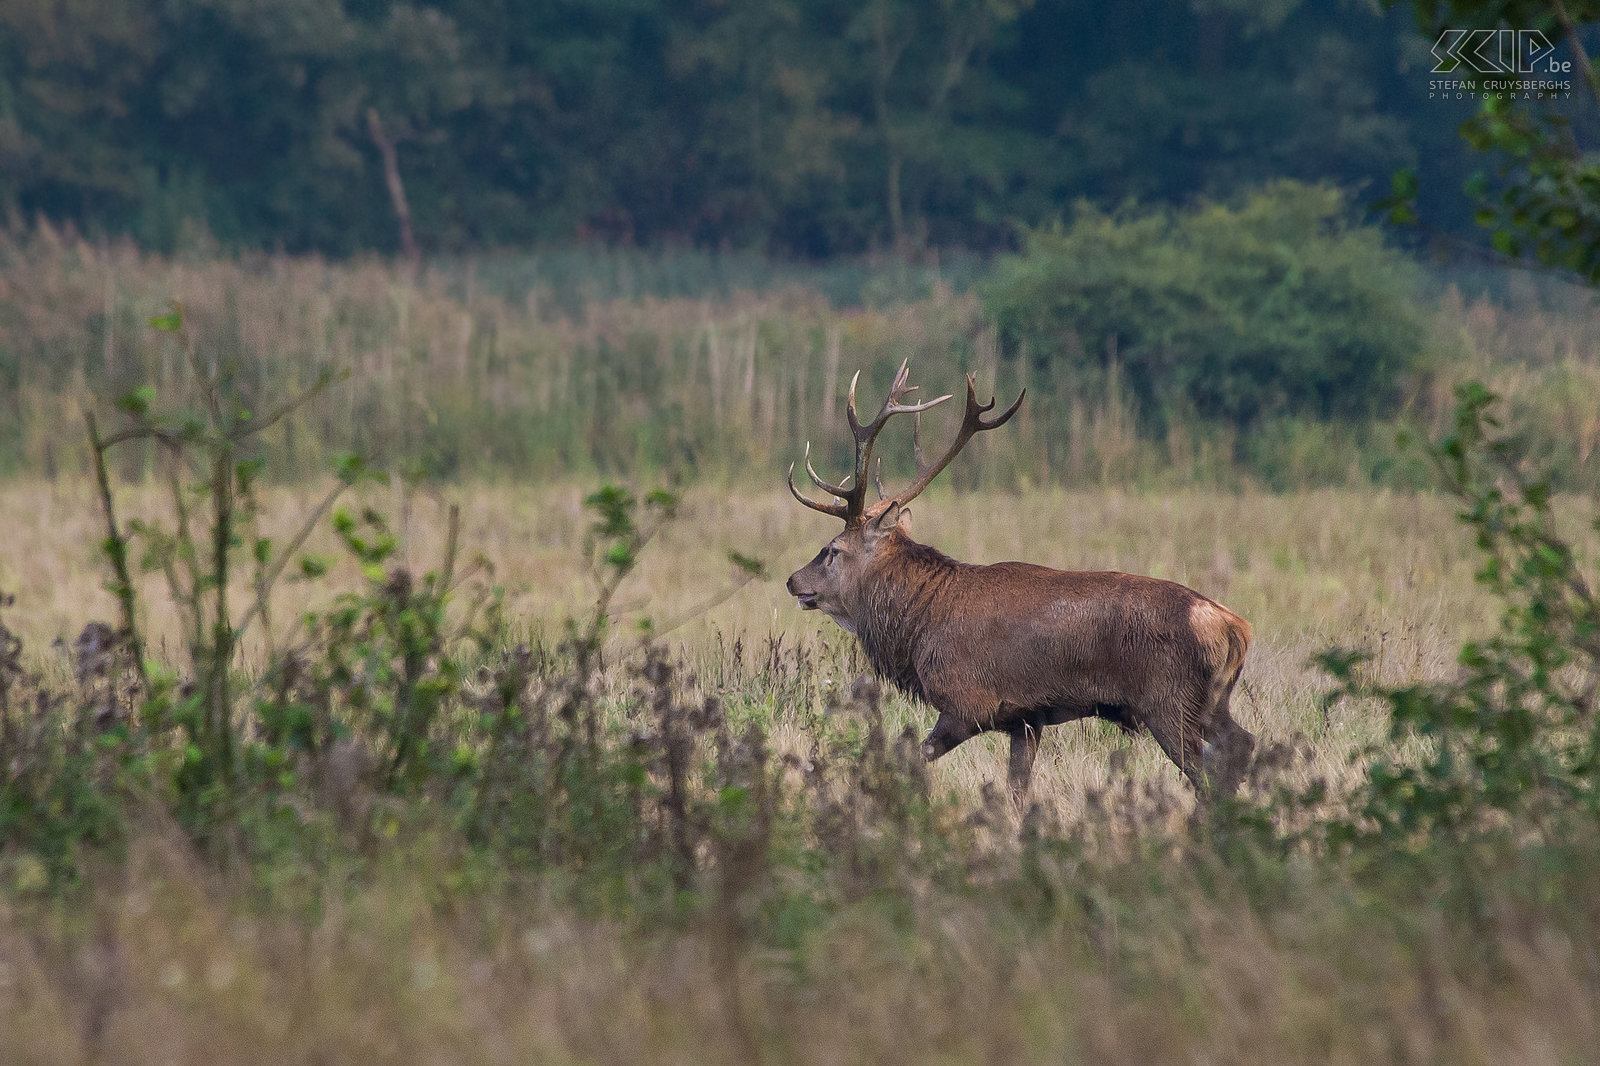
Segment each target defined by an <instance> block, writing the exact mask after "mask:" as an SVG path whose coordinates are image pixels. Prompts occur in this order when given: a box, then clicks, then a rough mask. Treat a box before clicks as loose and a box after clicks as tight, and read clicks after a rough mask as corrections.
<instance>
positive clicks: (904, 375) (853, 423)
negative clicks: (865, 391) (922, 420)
mask: <svg viewBox="0 0 1600 1066" xmlns="http://www.w3.org/2000/svg"><path fill="white" fill-rule="evenodd" d="M910 365H911V360H910V359H906V360H905V361H903V362H902V363H901V364H900V369H899V370H897V371H896V372H895V375H894V384H893V385H891V386H889V395H888V396H887V397H886V398H885V399H884V401H883V406H882V407H880V408H878V413H877V414H876V415H875V416H874V417H873V419H872V421H871V422H868V423H867V424H866V425H862V424H861V418H860V416H859V415H858V414H857V413H856V382H857V381H859V380H860V378H861V371H859V370H857V371H856V373H855V377H853V378H851V379H850V402H849V403H848V404H847V405H846V406H845V415H846V416H847V417H848V418H849V419H850V432H851V434H853V435H854V436H855V438H856V443H858V444H868V443H870V442H871V441H872V440H873V439H874V438H875V437H877V435H878V433H879V432H880V431H881V430H882V429H883V427H884V424H885V423H886V422H888V420H889V417H890V416H891V415H909V414H916V413H917V412H919V411H926V410H927V409H928V408H930V407H937V406H938V405H939V404H941V403H944V402H945V401H946V400H948V399H950V397H949V395H945V396H940V397H939V398H938V399H936V400H928V401H927V402H926V403H913V404H903V403H901V402H900V397H902V396H905V395H906V394H907V393H912V392H916V391H917V386H915V385H912V384H910V383H909V379H910V377H911V370H910Z"/></svg>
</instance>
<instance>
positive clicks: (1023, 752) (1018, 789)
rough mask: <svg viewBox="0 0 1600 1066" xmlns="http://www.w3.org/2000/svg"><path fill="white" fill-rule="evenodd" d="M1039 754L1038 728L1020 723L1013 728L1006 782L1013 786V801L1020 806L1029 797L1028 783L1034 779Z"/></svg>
mask: <svg viewBox="0 0 1600 1066" xmlns="http://www.w3.org/2000/svg"><path fill="white" fill-rule="evenodd" d="M1038 754H1039V730H1038V729H1037V728H1035V727H1034V726H1031V725H1020V726H1017V727H1016V728H1014V729H1012V730H1011V765H1010V767H1009V769H1008V770H1007V773H1006V784H1008V785H1009V786H1010V787H1011V802H1012V803H1015V804H1016V805H1017V806H1018V807H1019V808H1020V807H1021V806H1022V805H1023V802H1024V801H1025V800H1026V799H1027V798H1028V785H1029V783H1030V782H1031V781H1032V780H1033V760H1034V756H1036V755H1038Z"/></svg>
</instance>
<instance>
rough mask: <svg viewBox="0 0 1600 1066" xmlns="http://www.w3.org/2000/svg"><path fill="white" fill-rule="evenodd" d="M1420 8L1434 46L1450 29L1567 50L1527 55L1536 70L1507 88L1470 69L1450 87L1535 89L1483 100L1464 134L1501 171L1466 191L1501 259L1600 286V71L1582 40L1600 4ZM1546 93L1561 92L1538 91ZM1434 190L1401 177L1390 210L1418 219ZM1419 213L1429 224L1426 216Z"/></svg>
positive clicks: (1543, 0) (1494, 0)
mask: <svg viewBox="0 0 1600 1066" xmlns="http://www.w3.org/2000/svg"><path fill="white" fill-rule="evenodd" d="M1412 6H1413V8H1414V10H1415V14H1416V20H1417V27H1418V29H1419V30H1420V31H1421V33H1422V34H1423V36H1424V37H1425V38H1426V39H1428V40H1434V41H1437V40H1438V39H1439V37H1440V34H1441V33H1442V32H1443V31H1445V30H1457V31H1473V30H1508V29H1509V30H1513V31H1517V32H1522V31H1536V32H1538V33H1541V34H1543V35H1544V39H1545V40H1547V41H1549V42H1550V43H1552V44H1556V45H1558V46H1559V45H1562V44H1564V45H1565V47H1557V48H1556V49H1555V50H1554V51H1553V52H1551V53H1548V54H1546V55H1543V56H1538V57H1534V56H1532V55H1529V54H1528V53H1523V52H1520V51H1519V55H1518V60H1519V66H1521V65H1528V66H1532V67H1534V68H1535V69H1532V70H1521V69H1519V70H1518V71H1517V72H1515V73H1514V74H1511V75H1507V76H1505V77H1502V78H1499V79H1487V80H1486V79H1485V78H1483V77H1482V76H1481V75H1479V74H1477V73H1476V72H1474V71H1473V70H1472V69H1471V67H1470V65H1467V64H1462V65H1459V66H1457V67H1456V68H1455V69H1454V70H1452V71H1450V72H1449V75H1448V76H1449V77H1450V78H1452V79H1454V80H1458V81H1461V82H1463V83H1468V84H1469V85H1472V86H1475V87H1476V88H1478V89H1479V90H1483V89H1488V88H1492V87H1495V86H1492V85H1491V84H1490V82H1496V83H1498V82H1510V81H1518V82H1519V83H1523V82H1525V83H1528V85H1527V88H1529V89H1531V90H1533V91H1517V92H1505V91H1499V92H1483V91H1480V92H1478V93H1476V94H1475V95H1476V96H1477V97H1478V103H1477V107H1476V110H1475V111H1474V112H1473V113H1472V114H1471V115H1470V116H1469V117H1468V118H1467V119H1466V120H1465V121H1464V122H1463V123H1462V124H1461V127H1460V134H1461V137H1462V139H1463V140H1464V141H1465V142H1466V143H1467V144H1468V145H1469V146H1470V147H1471V148H1472V149H1473V150H1474V151H1476V152H1482V153H1487V154H1488V155H1490V156H1491V157H1492V158H1493V159H1494V161H1495V165H1494V169H1493V171H1492V172H1490V171H1486V170H1476V171H1474V172H1473V173H1471V175H1470V176H1469V177H1468V178H1467V179H1466V181H1465V184H1464V192H1465V193H1466V194H1467V196H1468V197H1469V198H1470V199H1471V200H1472V201H1473V203H1474V205H1475V208H1476V210H1475V215H1474V217H1475V219H1476V221H1477V222H1478V224H1479V225H1481V226H1484V227H1486V228H1488V229H1489V230H1490V231H1491V234H1492V235H1491V243H1492V244H1493V245H1494V247H1495V249H1496V250H1497V251H1499V252H1501V253H1502V254H1504V255H1506V256H1510V257H1513V258H1515V257H1519V256H1523V255H1531V256H1533V257H1535V258H1536V259H1538V260H1539V262H1541V263H1544V264H1546V265H1549V266H1554V267H1559V268H1562V269H1566V270H1571V271H1575V272H1576V273H1578V274H1580V275H1582V276H1583V278H1584V279H1585V280H1586V281H1588V282H1589V283H1590V284H1595V283H1597V282H1600V154H1597V153H1596V151H1595V149H1594V145H1595V144H1596V143H1597V141H1596V138H1597V136H1600V130H1597V127H1596V124H1595V105H1596V104H1600V66H1597V65H1596V64H1595V62H1594V61H1593V60H1591V59H1590V58H1589V54H1588V50H1587V48H1586V47H1585V45H1584V41H1583V34H1584V31H1585V29H1586V28H1587V27H1588V26H1590V25H1591V24H1592V23H1594V22H1595V21H1596V20H1597V19H1600V4H1595V3H1593V2H1589V0H1415V2H1414V4H1413V5H1412ZM1521 47H1522V46H1521V45H1520V44H1519V49H1520V48H1521ZM1552 64H1554V66H1552ZM1546 85H1550V86H1554V90H1553V91H1550V92H1544V91H1539V90H1540V89H1541V88H1542V87H1543V86H1546ZM1563 86H1564V88H1562V87H1563ZM1498 87H1500V88H1502V89H1503V88H1504V86H1503V85H1500V86H1498ZM1425 188H1426V186H1425V183H1424V184H1419V182H1418V180H1417V177H1416V175H1415V174H1414V173H1412V172H1410V171H1401V172H1400V173H1398V174H1397V175H1396V177H1395V181H1394V195H1393V197H1392V198H1391V199H1390V200H1389V201H1388V202H1387V206H1388V207H1389V208H1390V209H1391V211H1392V213H1393V216H1394V218H1395V219H1396V220H1397V221H1401V222H1413V221H1416V220H1417V218H1418V217H1419V211H1418V210H1417V208H1416V206H1415V204H1414V201H1415V200H1416V198H1417V196H1418V194H1419V192H1422V191H1424V190H1425ZM1420 214H1421V215H1422V217H1428V215H1427V212H1426V211H1423V212H1420ZM1430 221H1431V219H1430Z"/></svg>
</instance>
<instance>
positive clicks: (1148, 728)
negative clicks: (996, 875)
mask: <svg viewBox="0 0 1600 1066" xmlns="http://www.w3.org/2000/svg"><path fill="white" fill-rule="evenodd" d="M908 368H909V361H907V362H905V363H902V364H901V366H900V370H899V372H898V373H897V374H896V375H895V378H894V383H893V384H892V385H891V386H890V388H889V394H888V397H887V399H885V400H884V402H883V406H882V407H880V408H879V410H878V413H877V415H876V417H874V418H873V419H872V420H871V421H869V422H867V423H865V424H863V423H862V422H861V421H860V418H859V416H858V415H857V412H856V383H857V382H858V381H859V380H860V377H861V374H860V372H859V371H857V373H856V375H855V377H854V378H852V379H851V381H850V398H849V404H848V405H847V408H846V418H847V419H848V421H849V425H850V432H851V434H852V435H853V436H854V438H855V472H854V473H853V474H852V475H850V476H849V477H848V478H847V479H845V480H844V481H841V482H839V483H837V484H835V483H830V482H827V481H824V480H823V479H822V477H821V476H819V475H818V474H817V472H816V470H815V469H814V468H813V466H812V463H811V445H810V443H809V442H808V443H807V444H806V450H805V460H804V462H805V471H806V473H807V475H809V476H810V478H811V481H812V483H813V484H814V485H816V486H817V488H819V489H821V490H822V491H823V492H825V493H827V494H828V495H829V496H830V497H832V499H831V500H825V501H818V500H813V499H808V498H807V497H806V496H805V495H803V494H802V493H801V492H800V490H799V489H797V488H796V487H795V481H794V464H792V463H791V464H790V466H789V492H790V493H791V494H792V495H793V496H794V498H795V499H796V500H798V501H799V502H800V503H802V504H803V505H805V506H806V507H809V508H811V509H812V510H814V511H820V512H821V513H823V514H826V515H830V516H832V517H833V518H837V519H843V520H844V530H843V532H841V533H839V534H838V535H836V536H835V537H833V539H831V540H829V541H828V543H827V544H826V545H824V546H823V548H822V550H821V551H819V552H818V553H817V555H816V557H815V558H814V559H812V560H811V562H809V563H807V564H806V565H805V566H803V567H801V568H800V569H799V570H796V571H795V572H794V573H793V574H791V575H790V577H789V580H788V584H787V588H788V591H789V593H790V594H791V595H793V596H794V597H795V599H796V601H797V603H798V605H799V607H800V609H801V610H803V611H821V612H822V613H823V614H825V615H827V616H828V617H829V618H831V619H833V621H834V622H836V623H838V625H839V626H840V627H841V628H843V629H844V630H846V631H847V632H849V633H851V634H853V635H854V636H855V638H856V640H857V641H858V642H859V643H860V645H861V648H862V650H863V652H865V654H866V657H867V660H868V662H869V663H870V664H871V666H872V668H873V671H874V672H875V673H876V674H877V675H878V676H879V677H880V678H882V679H883V680H885V681H887V682H889V683H891V684H892V685H893V686H895V687H896V688H898V689H899V690H900V691H901V692H903V693H905V694H906V696H908V697H910V698H911V699H913V700H919V701H922V702H923V703H926V704H929V705H931V706H932V707H933V708H934V709H935V710H936V711H937V712H938V715H939V716H938V719H937V721H936V722H935V724H934V727H933V730H932V732H931V733H929V734H928V737H927V739H926V740H925V741H924V742H923V744H922V754H923V756H924V757H925V758H927V759H928V761H929V762H933V761H934V760H937V759H939V758H940V757H942V756H943V755H945V754H946V753H947V752H949V751H951V750H952V749H954V748H955V747H957V746H958V745H960V744H962V743H964V742H965V741H967V740H970V739H972V738H973V737H975V736H977V735H979V734H980V733H987V732H991V731H995V732H1003V733H1006V734H1007V735H1009V737H1010V740H1011V757H1010V764H1009V767H1008V770H1007V785H1008V788H1009V792H1010V795H1011V798H1012V800H1013V802H1014V803H1015V804H1016V805H1017V806H1018V807H1019V808H1020V807H1021V806H1022V805H1023V804H1024V803H1025V802H1026V797H1027V794H1028V788H1029V784H1030V782H1031V780H1032V776H1033V766H1034V761H1035V757H1036V756H1037V754H1038V750H1039V738H1040V731H1041V730H1042V729H1043V728H1044V727H1045V726H1050V725H1059V724H1062V723H1065V722H1071V721H1077V720H1080V719H1085V718H1091V717H1098V718H1102V719H1106V720H1108V721H1110V722H1112V723H1114V724H1115V725H1117V726H1118V727H1120V728H1121V729H1122V730H1123V731H1124V732H1126V733H1132V734H1138V733H1143V732H1148V733H1150V734H1151V735H1152V736H1153V737H1154V738H1155V741H1156V743H1157V744H1158V745H1159V746H1160V748H1161V750H1162V751H1163V752H1164V753H1165V754H1166V756H1167V757H1168V758H1169V759H1171V760H1172V762H1173V763H1175V764H1176V765H1177V767H1178V769H1179V770H1180V771H1181V772H1182V774H1183V776H1184V777H1185V778H1187V779H1188V781H1189V782H1190V783H1191V784H1192V785H1193V787H1194V789H1195V791H1196V793H1197V795H1198V796H1199V798H1200V799H1201V800H1202V801H1204V802H1210V801H1212V800H1214V799H1215V798H1216V797H1220V796H1227V795H1231V794H1233V793H1234V792H1235V791H1237V789H1238V787H1239V785H1240V783H1241V782H1242V780H1243V778H1244V775H1245V773H1246V769H1247V767H1248V765H1249V762H1250V757H1251V754H1252V752H1253V751H1254V749H1255V737H1254V736H1253V735H1252V734H1251V733H1250V732H1249V731H1248V730H1246V729H1244V728H1243V727H1242V726H1240V725H1239V724H1238V723H1236V722H1235V721H1234V720H1233V718H1232V716H1231V714H1230V713H1229V708H1228V704H1229V700H1230V698H1231V696H1232V694H1233V688H1234V685H1235V683H1236V682H1237V681H1238V680H1239V673H1240V671H1241V670H1242V669H1243V668H1244V658H1245V653H1246V652H1247V651H1249V648H1250V624H1249V623H1248V622H1246V621H1245V620H1244V619H1243V618H1240V617H1239V616H1238V615H1236V614H1234V613H1233V612H1232V611H1230V610H1228V609H1227V608H1226V607H1224V606H1222V605H1221V604H1220V603H1217V602H1216V601H1215V600H1212V599H1210V598H1208V597H1206V596H1203V595H1201V594H1200V593H1198V592H1196V591H1194V590H1193V589H1191V588H1188V587H1186V586H1184V585H1180V584H1178V583H1177V582H1174V581H1165V580H1161V579H1159V578H1153V577H1140V576H1136V575H1133V574H1125V573H1118V572H1099V571H1066V570H1055V569H1051V568H1049V567H1044V566H1037V565H1034V564H1032V563H1023V562H1000V563H993V564H989V565H975V564H972V563H963V562H959V561H957V560H955V559H952V558H950V557H949V556H947V555H945V554H944V553H943V552H941V551H939V550H938V549H937V548H933V547H930V546H929V545H926V544H920V543H918V542H917V541H915V540H913V539H912V538H911V511H910V508H909V506H908V505H909V504H910V503H911V501H912V500H914V499H916V498H917V496H918V495H919V494H921V493H922V491H923V490H924V489H926V488H927V487H928V485H929V484H930V483H931V482H932V481H933V479H934V478H936V477H938V475H939V473H940V472H941V471H942V470H944V468H945V467H947V466H949V465H950V462H951V461H952V460H953V459H955V457H956V456H957V455H958V454H959V453H960V452H961V450H962V449H963V448H965V447H966V445H967V443H968V442H969V441H971V440H972V438H973V437H974V436H976V435H977V434H979V433H984V432H988V431H989V430H994V429H999V428H1000V427H1001V426H1003V425H1005V424H1006V423H1007V422H1009V421H1010V420H1011V418H1012V416H1013V415H1015V414H1016V413H1017V410H1018V409H1019V408H1020V407H1021V406H1022V401H1023V399H1024V397H1025V396H1026V395H1027V392H1026V390H1023V391H1022V393H1020V394H1019V395H1018V396H1017V399H1016V401H1015V402H1014V403H1013V404H1012V405H1011V406H1010V407H1008V408H1006V410H1005V411H1004V412H1003V413H1001V414H1000V415H998V416H996V417H993V418H985V417H984V416H985V415H987V414H988V413H989V412H990V411H992V410H994V407H995V399H994V398H993V397H991V398H990V399H989V401H988V402H987V403H979V402H978V398H977V389H976V385H975V381H974V378H973V376H972V375H970V374H969V375H968V376H967V399H966V411H965V413H964V414H963V416H962V419H961V426H960V428H959V429H958V430H957V432H956V436H955V441H954V443H952V444H951V445H950V447H949V448H948V449H947V450H946V451H945V453H944V455H943V456H942V457H940V458H939V459H938V460H937V461H936V462H932V463H929V462H927V461H926V460H925V459H924V456H923V454H922V440H921V420H922V412H924V411H927V410H929V409H930V408H933V407H936V406H938V405H939V404H942V403H944V402H945V401H946V400H949V399H951V396H949V395H946V396H940V397H938V398H937V399H934V400H928V401H926V402H922V403H909V402H906V401H907V400H908V398H909V396H910V394H911V393H912V392H914V391H916V388H917V387H916V386H914V385H911V384H910V382H909V369H908ZM897 415H912V416H913V417H914V419H915V421H914V422H913V438H912V439H913V449H914V454H915V459H916V475H915V478H914V479H913V481H912V483H911V484H910V485H909V486H907V487H906V488H904V489H902V490H901V491H899V492H897V493H895V494H893V495H891V496H885V494H884V492H883V483H882V478H881V469H882V465H881V461H880V464H879V469H878V472H877V474H876V475H875V476H874V479H873V480H874V482H875V484H876V485H877V493H878V497H879V499H878V501H877V502H876V503H873V504H871V505H870V506H869V505H868V503H867V499H866V486H867V474H868V471H869V470H871V469H872V467H871V463H872V450H873V445H874V443H875V442H876V441H877V439H878V435H879V434H880V433H881V432H882V431H883V428H884V426H885V425H886V424H887V423H888V422H889V420H890V419H892V418H894V417H895V416H897Z"/></svg>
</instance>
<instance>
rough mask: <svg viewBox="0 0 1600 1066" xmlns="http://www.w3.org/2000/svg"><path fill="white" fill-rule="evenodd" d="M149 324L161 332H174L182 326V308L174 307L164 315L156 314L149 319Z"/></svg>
mask: <svg viewBox="0 0 1600 1066" xmlns="http://www.w3.org/2000/svg"><path fill="white" fill-rule="evenodd" d="M150 325H151V327H152V328H153V329H159V330H161V331H162V332H163V333H176V332H178V330H180V329H182V328H183V310H182V309H181V308H177V307H174V308H173V309H172V310H171V311H168V312H167V313H166V314H164V315H156V316H154V317H152V318H151V319H150Z"/></svg>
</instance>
